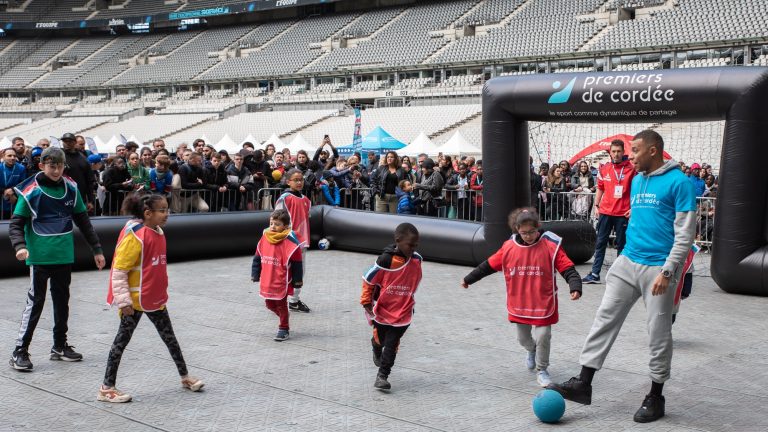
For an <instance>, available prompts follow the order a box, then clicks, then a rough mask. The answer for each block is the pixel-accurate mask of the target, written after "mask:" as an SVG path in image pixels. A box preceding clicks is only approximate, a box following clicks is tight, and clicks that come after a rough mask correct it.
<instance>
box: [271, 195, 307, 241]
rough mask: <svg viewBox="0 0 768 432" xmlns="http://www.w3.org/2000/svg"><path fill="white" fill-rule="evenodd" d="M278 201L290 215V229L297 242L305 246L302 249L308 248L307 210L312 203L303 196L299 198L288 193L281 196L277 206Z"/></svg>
mask: <svg viewBox="0 0 768 432" xmlns="http://www.w3.org/2000/svg"><path fill="white" fill-rule="evenodd" d="M280 201H282V202H283V203H284V205H285V209H286V210H288V214H290V215H291V229H292V230H293V232H295V233H296V237H298V239H299V241H300V242H301V243H305V244H306V246H304V247H308V246H309V209H310V208H311V207H312V202H311V201H310V200H309V198H307V197H306V196H304V195H302V196H301V198H299V197H297V196H296V195H294V194H292V193H290V192H286V193H284V194H283V195H281V196H280V198H279V200H278V204H279V202H280Z"/></svg>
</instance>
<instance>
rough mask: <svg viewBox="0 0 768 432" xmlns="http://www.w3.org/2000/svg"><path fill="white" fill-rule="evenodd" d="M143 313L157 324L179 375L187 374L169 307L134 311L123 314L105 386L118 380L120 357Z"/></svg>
mask: <svg viewBox="0 0 768 432" xmlns="http://www.w3.org/2000/svg"><path fill="white" fill-rule="evenodd" d="M143 314H147V317H149V320H150V321H152V324H154V325H155V329H157V333H158V334H159V335H160V338H161V339H163V342H165V345H166V346H167V347H168V351H169V352H170V353H171V357H172V358H173V362H174V363H176V369H178V370H179V375H180V376H186V375H187V364H186V363H185V362H184V356H182V355H181V347H179V341H177V340H176V335H175V334H174V333H173V326H172V325H171V317H170V316H169V315H168V308H164V309H162V310H159V311H155V312H140V311H134V312H133V315H131V316H127V315H122V314H121V318H120V329H118V330H117V336H115V341H114V342H112V348H111V349H110V350H109V358H107V371H106V373H105V374H104V385H105V386H107V387H114V386H115V381H116V380H117V368H118V367H119V366H120V359H121V358H122V357H123V351H125V347H127V346H128V342H130V341H131V336H133V331H134V330H136V326H138V325H139V320H140V319H141V316H142V315H143Z"/></svg>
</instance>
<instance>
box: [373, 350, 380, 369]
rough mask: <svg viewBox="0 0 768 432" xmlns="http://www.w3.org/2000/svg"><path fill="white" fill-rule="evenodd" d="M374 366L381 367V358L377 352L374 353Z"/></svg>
mask: <svg viewBox="0 0 768 432" xmlns="http://www.w3.org/2000/svg"><path fill="white" fill-rule="evenodd" d="M373 364H374V365H376V367H381V356H377V355H376V351H374V352H373Z"/></svg>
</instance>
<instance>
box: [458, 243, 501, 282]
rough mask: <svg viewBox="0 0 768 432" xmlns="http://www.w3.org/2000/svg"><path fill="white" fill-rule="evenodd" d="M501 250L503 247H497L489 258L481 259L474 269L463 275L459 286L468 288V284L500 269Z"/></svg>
mask: <svg viewBox="0 0 768 432" xmlns="http://www.w3.org/2000/svg"><path fill="white" fill-rule="evenodd" d="M503 250H504V249H503V248H502V249H499V250H498V251H496V253H495V254H493V255H491V256H490V258H488V259H487V260H485V261H483V262H482V263H481V264H480V265H479V266H477V267H475V269H474V270H472V271H471V272H469V274H468V275H466V276H464V279H462V281H461V286H462V287H463V288H469V286H470V285H472V284H473V283H475V282H478V281H479V280H480V279H482V278H484V277H486V276H489V275H492V274H494V273H496V272H497V271H500V270H501V261H502V259H503Z"/></svg>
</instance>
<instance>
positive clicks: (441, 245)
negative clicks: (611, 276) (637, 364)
mask: <svg viewBox="0 0 768 432" xmlns="http://www.w3.org/2000/svg"><path fill="white" fill-rule="evenodd" d="M766 100H768V68H720V69H685V70H683V69H680V70H663V71H636V72H607V73H586V74H572V75H567V74H558V75H528V76H521V77H504V78H497V79H493V80H491V81H489V82H488V83H487V84H486V86H485V88H484V90H483V155H484V169H485V182H484V183H483V184H484V188H485V190H484V200H483V201H484V204H483V207H484V209H483V213H484V218H485V221H484V223H483V224H478V223H472V222H463V221H455V220H444V219H432V218H419V217H409V216H395V215H388V214H379V213H370V212H357V211H354V210H345V209H338V208H330V207H327V206H317V207H315V208H313V211H312V218H311V223H312V232H313V244H316V243H315V241H316V240H317V239H319V238H320V237H327V238H328V239H329V240H330V241H331V244H332V247H334V248H338V249H343V250H351V251H361V252H373V253H375V252H378V251H380V250H381V248H382V247H383V246H384V245H385V244H387V243H389V242H391V241H392V232H393V230H394V228H395V226H397V224H399V223H401V222H404V221H408V222H412V223H414V224H415V225H416V226H417V227H418V228H419V230H420V232H421V234H422V235H421V244H420V246H419V250H420V251H421V252H422V254H423V255H424V256H425V257H426V258H427V259H431V260H436V261H441V262H447V263H454V264H463V265H476V264H478V263H480V262H482V261H483V260H485V259H486V258H487V257H488V255H489V254H490V253H491V252H492V251H494V250H496V249H497V248H498V247H499V246H500V245H501V243H503V242H504V240H506V239H507V238H509V234H510V230H509V228H508V227H507V221H506V220H507V215H508V214H509V212H510V211H512V210H513V209H515V208H517V207H520V206H525V205H528V203H530V187H529V184H530V183H529V181H530V173H529V168H528V126H527V122H528V121H531V120H533V121H545V122H547V121H549V122H591V123H594V122H655V121H660V122H675V121H708V120H723V119H725V120H726V126H725V134H724V143H723V152H722V160H721V164H720V189H719V194H718V206H717V217H716V218H715V232H714V241H713V254H712V264H711V272H712V276H713V278H714V279H715V281H716V282H717V283H718V285H719V286H720V287H721V288H722V289H724V290H725V291H728V292H732V293H742V294H752V295H768V218H767V217H766V214H768V169H765V168H764V167H763V164H764V163H765V161H768V145H766V143H768V110H765V109H764V108H763V105H764V104H765V101H766ZM694 145H695V144H694ZM123 222H124V219H123V218H98V219H96V220H94V226H95V227H96V229H97V232H98V233H99V236H100V237H101V239H102V243H103V245H104V249H105V254H106V255H107V257H111V255H112V253H113V251H114V247H115V240H116V237H117V233H118V231H119V229H120V227H121V226H122V224H123ZM214 225H215V226H216V227H217V229H216V230H215V231H214V230H210V227H211V226H214ZM267 225H268V213H266V212H245V213H218V214H203V215H173V216H172V219H171V221H170V223H169V225H168V227H167V230H166V232H167V235H168V240H169V242H168V245H169V250H168V255H169V260H171V261H181V260H194V259H209V258H216V257H223V256H232V255H247V254H249V253H252V252H253V250H254V249H255V246H256V242H257V240H258V235H259V233H260V231H261V230H262V229H264V228H265V227H266V226H267ZM546 228H547V229H550V230H552V231H554V232H556V233H558V234H559V235H561V236H562V237H563V238H564V248H565V249H566V251H567V252H568V255H569V256H570V257H571V258H572V259H573V260H574V261H575V262H584V261H586V260H588V259H589V258H590V257H591V255H592V252H593V248H594V240H595V232H594V230H593V229H592V227H591V226H590V225H589V224H587V223H582V222H553V223H549V224H547V227H546ZM214 233H215V235H214ZM76 244H77V248H78V250H77V253H76V267H78V268H92V267H93V261H92V258H90V254H89V252H88V250H87V247H86V246H85V243H84V242H83V241H82V240H81V241H78V242H77V243H76ZM26 271H27V270H26V268H25V267H24V265H22V264H21V263H18V262H17V261H16V260H15V259H14V256H13V251H12V250H11V248H10V247H9V241H8V230H7V223H6V222H4V223H0V276H9V275H14V274H16V275H18V274H24V273H25V272H26Z"/></svg>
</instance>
